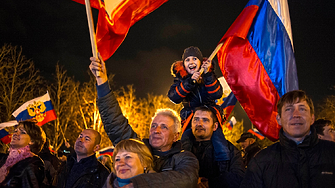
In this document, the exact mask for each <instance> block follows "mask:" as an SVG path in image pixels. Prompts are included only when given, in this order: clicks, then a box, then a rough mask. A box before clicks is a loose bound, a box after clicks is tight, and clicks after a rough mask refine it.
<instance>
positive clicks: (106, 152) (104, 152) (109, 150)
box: [99, 146, 114, 156]
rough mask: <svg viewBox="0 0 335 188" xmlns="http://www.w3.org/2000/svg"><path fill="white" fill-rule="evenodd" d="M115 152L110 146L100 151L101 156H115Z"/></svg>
mask: <svg viewBox="0 0 335 188" xmlns="http://www.w3.org/2000/svg"><path fill="white" fill-rule="evenodd" d="M113 152H114V147H113V146H110V147H107V148H104V149H101V150H100V151H99V155H109V156H113Z"/></svg>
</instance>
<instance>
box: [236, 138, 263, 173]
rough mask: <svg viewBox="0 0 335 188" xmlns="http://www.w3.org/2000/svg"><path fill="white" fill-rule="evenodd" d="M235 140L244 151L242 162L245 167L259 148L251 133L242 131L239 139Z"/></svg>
mask: <svg viewBox="0 0 335 188" xmlns="http://www.w3.org/2000/svg"><path fill="white" fill-rule="evenodd" d="M236 142H237V143H238V144H240V146H241V148H242V150H243V152H244V155H243V162H244V165H245V167H247V166H248V164H249V162H250V160H251V158H253V157H254V156H255V155H256V154H257V153H258V152H259V151H260V150H261V148H260V147H259V145H258V143H257V142H256V137H255V136H254V135H253V134H251V133H243V134H242V135H241V137H240V139H238V140H237V141H236Z"/></svg>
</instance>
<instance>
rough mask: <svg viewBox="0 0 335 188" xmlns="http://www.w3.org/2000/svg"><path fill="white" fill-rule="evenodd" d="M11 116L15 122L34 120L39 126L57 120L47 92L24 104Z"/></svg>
mask: <svg viewBox="0 0 335 188" xmlns="http://www.w3.org/2000/svg"><path fill="white" fill-rule="evenodd" d="M13 116H14V117H15V119H16V120H17V121H24V120H27V119H35V120H37V122H38V123H37V125H39V126H42V125H43V124H45V123H47V122H49V121H52V120H55V119H56V118H57V116H56V112H55V110H54V108H53V106H52V104H51V100H50V96H49V93H48V92H47V93H46V94H45V95H43V96H41V97H37V98H35V99H32V100H30V101H28V102H26V103H24V104H23V105H22V106H20V107H19V108H18V109H17V110H15V112H13Z"/></svg>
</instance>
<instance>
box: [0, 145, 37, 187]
mask: <svg viewBox="0 0 335 188" xmlns="http://www.w3.org/2000/svg"><path fill="white" fill-rule="evenodd" d="M33 156H34V154H33V153H32V152H30V148H29V145H27V146H25V147H23V148H19V149H13V148H9V155H8V157H7V160H6V163H5V164H4V165H3V166H2V167H1V168H0V182H3V180H5V178H6V176H7V175H8V173H9V170H10V168H11V167H12V166H14V165H15V164H16V163H18V162H19V161H21V160H23V159H26V158H28V157H33Z"/></svg>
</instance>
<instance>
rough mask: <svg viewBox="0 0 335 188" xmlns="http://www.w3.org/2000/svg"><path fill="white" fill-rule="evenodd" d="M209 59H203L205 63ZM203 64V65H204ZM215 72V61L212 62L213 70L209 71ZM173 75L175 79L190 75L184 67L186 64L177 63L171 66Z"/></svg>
mask: <svg viewBox="0 0 335 188" xmlns="http://www.w3.org/2000/svg"><path fill="white" fill-rule="evenodd" d="M207 59H208V58H203V61H202V62H204V61H206V60H207ZM202 62H201V65H202ZM201 65H200V66H201ZM213 71H214V61H213V60H212V65H211V68H210V69H209V72H213ZM171 75H172V76H173V77H179V78H185V77H186V76H187V75H188V72H187V71H186V69H185V67H184V62H183V61H181V60H180V61H175V62H174V63H173V64H172V65H171Z"/></svg>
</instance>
